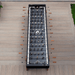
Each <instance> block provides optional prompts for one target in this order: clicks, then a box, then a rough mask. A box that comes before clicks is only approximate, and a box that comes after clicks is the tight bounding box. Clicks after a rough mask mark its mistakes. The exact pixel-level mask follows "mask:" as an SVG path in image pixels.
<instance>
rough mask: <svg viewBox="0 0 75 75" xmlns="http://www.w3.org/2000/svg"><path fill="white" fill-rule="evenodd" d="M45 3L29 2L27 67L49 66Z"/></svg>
mask: <svg viewBox="0 0 75 75" xmlns="http://www.w3.org/2000/svg"><path fill="white" fill-rule="evenodd" d="M46 17H47V14H46V5H45V4H29V7H28V31H27V36H28V37H27V54H26V55H27V61H26V67H27V68H49V50H48V35H47V18H46Z"/></svg>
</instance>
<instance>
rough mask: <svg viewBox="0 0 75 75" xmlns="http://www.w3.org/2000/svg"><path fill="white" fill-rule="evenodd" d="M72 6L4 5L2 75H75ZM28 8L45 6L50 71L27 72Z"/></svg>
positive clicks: (0, 19) (0, 25)
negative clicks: (29, 6)
mask: <svg viewBox="0 0 75 75" xmlns="http://www.w3.org/2000/svg"><path fill="white" fill-rule="evenodd" d="M70 3H75V2H38V3H37V2H2V5H3V8H2V9H1V17H0V75H75V71H74V70H75V40H74V38H75V31H74V29H75V28H74V23H73V18H72V14H71V9H70ZM28 4H46V9H47V29H48V45H49V55H50V68H49V70H48V71H47V70H46V69H29V71H26V61H25V56H26V48H27V23H28ZM50 13H51V14H50ZM24 16H25V17H24ZM51 19H52V20H51Z"/></svg>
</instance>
